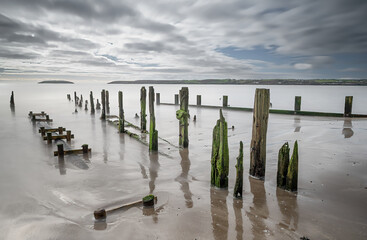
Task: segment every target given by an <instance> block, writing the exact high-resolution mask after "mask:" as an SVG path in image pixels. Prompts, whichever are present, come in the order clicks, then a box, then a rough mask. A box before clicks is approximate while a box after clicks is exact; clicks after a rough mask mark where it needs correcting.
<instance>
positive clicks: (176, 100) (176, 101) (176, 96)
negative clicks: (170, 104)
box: [175, 94, 178, 105]
mask: <svg viewBox="0 0 367 240" xmlns="http://www.w3.org/2000/svg"><path fill="white" fill-rule="evenodd" d="M175 105H178V94H175Z"/></svg>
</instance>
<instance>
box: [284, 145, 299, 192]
mask: <svg viewBox="0 0 367 240" xmlns="http://www.w3.org/2000/svg"><path fill="white" fill-rule="evenodd" d="M297 189H298V143H297V141H296V142H295V143H294V147H293V154H292V158H291V160H290V162H289V166H288V172H287V181H286V190H288V191H292V192H294V191H297Z"/></svg>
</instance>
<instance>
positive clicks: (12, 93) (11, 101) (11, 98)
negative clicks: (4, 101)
mask: <svg viewBox="0 0 367 240" xmlns="http://www.w3.org/2000/svg"><path fill="white" fill-rule="evenodd" d="M10 106H12V107H14V106H15V103H14V91H11V96H10Z"/></svg>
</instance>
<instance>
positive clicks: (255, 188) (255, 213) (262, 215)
mask: <svg viewBox="0 0 367 240" xmlns="http://www.w3.org/2000/svg"><path fill="white" fill-rule="evenodd" d="M249 181H250V188H251V193H252V195H253V199H252V203H253V206H252V207H250V211H249V212H246V213H247V216H248V218H249V220H250V221H251V224H252V228H251V230H252V234H253V239H266V233H267V232H268V228H267V226H266V224H265V223H264V219H267V218H268V216H269V209H268V206H267V203H266V193H265V188H264V182H263V181H261V180H258V179H254V178H252V177H249Z"/></svg>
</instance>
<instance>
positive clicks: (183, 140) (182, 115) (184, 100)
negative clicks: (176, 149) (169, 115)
mask: <svg viewBox="0 0 367 240" xmlns="http://www.w3.org/2000/svg"><path fill="white" fill-rule="evenodd" d="M188 106H189V89H188V88H187V87H183V88H182V89H181V90H180V110H177V112H176V118H177V119H178V120H179V122H180V123H179V145H180V147H183V148H187V147H188V146H189V132H188V125H189V124H188V118H189V110H188Z"/></svg>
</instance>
